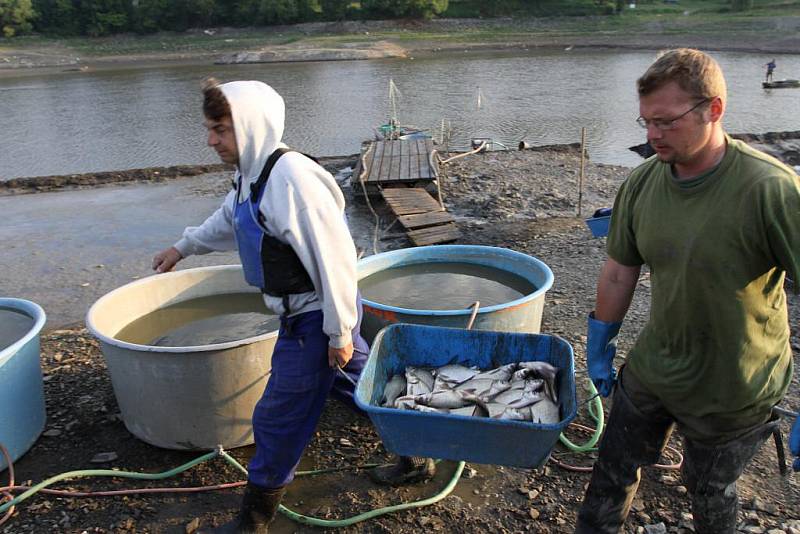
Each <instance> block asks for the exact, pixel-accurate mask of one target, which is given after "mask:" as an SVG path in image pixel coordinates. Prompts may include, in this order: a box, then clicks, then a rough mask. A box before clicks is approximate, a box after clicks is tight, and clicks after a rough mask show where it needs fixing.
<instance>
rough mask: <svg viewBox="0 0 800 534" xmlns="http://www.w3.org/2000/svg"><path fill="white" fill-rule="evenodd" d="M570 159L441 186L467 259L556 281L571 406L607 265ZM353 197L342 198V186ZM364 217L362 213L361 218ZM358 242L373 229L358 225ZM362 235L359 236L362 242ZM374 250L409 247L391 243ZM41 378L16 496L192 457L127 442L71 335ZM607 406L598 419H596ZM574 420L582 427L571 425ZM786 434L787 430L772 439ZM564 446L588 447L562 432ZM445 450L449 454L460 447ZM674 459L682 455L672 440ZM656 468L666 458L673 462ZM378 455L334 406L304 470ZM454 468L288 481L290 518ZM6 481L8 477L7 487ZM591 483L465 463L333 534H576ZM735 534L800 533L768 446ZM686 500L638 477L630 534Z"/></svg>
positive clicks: (103, 384)
mask: <svg viewBox="0 0 800 534" xmlns="http://www.w3.org/2000/svg"><path fill="white" fill-rule="evenodd" d="M579 160H580V158H579V154H578V151H576V150H546V151H532V150H531V151H521V152H503V153H500V152H495V153H488V154H483V155H479V156H474V157H470V158H464V159H461V160H458V161H456V162H453V163H452V164H450V166H448V168H447V169H446V173H445V175H444V176H443V179H442V184H443V193H444V198H445V202H446V204H447V207H448V209H449V210H450V211H451V212H452V213H454V214H455V215H456V216H457V218H458V224H459V227H460V228H461V230H462V232H463V235H464V237H463V238H462V239H461V241H459V242H460V243H463V244H486V245H496V246H502V247H507V248H511V249H514V250H518V251H522V252H525V253H528V254H531V255H533V256H536V257H538V258H540V259H542V260H543V261H544V262H545V263H547V264H548V265H549V266H550V268H551V269H552V270H553V272H554V275H555V284H554V286H553V288H552V289H551V290H550V291H549V292H548V296H547V302H546V305H545V312H544V318H543V324H542V331H543V332H546V333H551V334H557V335H559V336H562V337H563V338H565V339H566V340H567V341H569V342H570V343H571V344H572V345H573V347H574V348H575V354H576V368H577V384H578V397H579V400H581V399H585V398H586V396H587V394H586V391H585V390H584V382H585V380H584V377H585V374H584V373H585V370H584V369H585V366H584V350H585V341H586V337H585V316H586V314H587V313H588V312H589V311H590V309H591V308H592V305H593V301H594V291H595V283H596V278H597V274H598V272H599V268H600V265H601V263H602V261H603V260H604V257H605V253H604V245H605V242H604V240H603V239H594V238H592V237H591V235H590V233H589V232H588V230H587V229H586V227H585V226H584V224H583V222H582V219H581V218H577V217H576V212H577V196H578V195H577V191H578V175H579ZM627 172H628V170H627V169H624V168H620V167H611V166H602V165H595V164H592V163H591V162H588V163H587V166H586V173H585V184H586V187H585V193H584V205H583V214H584V216H587V215H590V214H591V213H592V212H593V211H594V209H596V208H598V207H603V206H608V205H610V203H611V201H612V199H613V196H614V194H615V192H616V190H617V188H618V186H619V184H620V183H621V181H622V180H623V179H624V177H625V176H626V174H627ZM345 191H346V193H347V194H348V195H349V196H350V197H351V198H350V200H351V201H352V202H355V203H359V202H360V201H358V200H356V199H353V198H352V191H351V190H350V189H349V187H347V186H346V187H345ZM361 211H362V212H363V213H364V214H365V217H366V216H367V215H366V213H367V211H366V209H365V208H363V206H362V210H361ZM361 227H362V228H363V227H368V226H366V225H364V224H362V225H361ZM370 240H371V237H369V236H357V241H359V242H369V241H370ZM381 246H382V247H383V248H384V249H386V248H394V247H398V246H404V242H403V241H402V240H389V241H381ZM649 291H650V289H649V279H648V274H647V273H646V272H645V273H644V274H643V275H642V277H641V280H640V282H639V286H638V287H637V291H636V296H635V298H634V302H633V304H632V306H631V309H630V312H629V313H628V316H627V319H626V322H625V326H624V328H623V331H622V334H621V337H620V349H621V350H620V354H621V356H624V354H625V352H626V350H627V349H628V348H629V347H630V345H631V343H632V341H633V340H634V338H635V335H636V333H637V332H638V331H639V330H640V329H641V328H642V326H643V325H644V322H645V320H646V318H647V316H648V307H649ZM789 303H790V324H791V325H792V328H793V332H792V333H793V337H792V343H793V348H794V351H795V352H794V354H795V358H796V359H797V358H798V357H800V337H798V336H800V331H798V328H797V325H798V324H800V299H799V298H798V297H797V296H794V295H790V296H789ZM42 365H43V369H44V374H45V392H46V398H47V407H48V423H47V427H46V431H45V434H44V435H43V436H42V437H41V438H40V439H39V441H38V442H37V443H36V445H35V446H34V447H33V448H32V449H31V450H30V452H28V454H26V455H25V456H24V457H23V458H22V459H20V461H19V462H17V464H16V465H15V468H16V481H17V483H18V484H27V483H29V482H28V481H34V482H38V481H41V480H43V479H45V478H47V477H49V476H53V475H55V474H57V473H61V472H64V471H69V470H74V469H87V468H112V467H113V468H119V469H124V470H133V471H146V472H159V471H164V470H167V469H171V468H173V467H175V466H177V465H180V464H182V463H185V462H187V461H189V460H190V459H192V458H194V457H196V456H197V454H193V453H183V452H175V451H166V450H161V449H157V448H155V447H152V446H150V445H147V444H145V443H143V442H141V441H139V440H138V439H136V438H134V437H133V436H132V435H131V434H130V433H128V431H127V430H126V429H125V426H124V424H123V423H122V421H121V419H120V416H119V413H118V408H117V405H116V401H115V398H114V394H113V390H112V388H111V383H110V379H109V377H108V374H107V372H106V367H105V363H104V361H103V358H102V356H101V354H100V351H99V348H98V345H97V343H96V342H95V341H94V340H93V339H92V338H91V336H90V335H89V334H88V333H87V331H86V330H85V329H84V328H82V327H76V328H71V329H66V330H56V331H50V332H48V333H46V334H44V335H43V338H42ZM783 405H784V406H785V407H787V408H790V409H794V410H797V409H798V408H799V407H800V385H798V382H797V380H796V379H795V381H794V382H793V383H792V386H791V389H790V392H789V394H788V396H787V398H786V400H785V401H784V403H783ZM608 407H609V406H608V405H607V406H606V408H608ZM578 419H579V421H583V422H584V423H586V421H587V419H588V416H587V414H586V413H585V411H584V410H580V412H579V418H578ZM783 430H784V432H785V433H788V430H789V425H788V424H785V423H784V424H783ZM568 434H569V435H570V437H571V438H572V439H573V441H583V440H584V439H585V438H586V435H585V434H582V433H580V431H579V430H577V429H570V430H569V432H568ZM454 439H457V437H455V438H454ZM671 445H672V446H673V447H674V448H675V449H677V450H680V448H681V446H680V439H679V438H678V437H675V438H673V441H672V443H671ZM252 452H253V451H252V448H251V447H247V448H243V449H238V450H235V451H232V454H233V456H234V457H236V458H237V459H238V460H240V461H246V459H247V458H248V457H249V456H250V455H251V454H252ZM98 453H113V455H111V457H112V458H113V459H112V460H110V461H107V462H101V463H93V462H92V460H93V459H97V458H96V455H97V454H98ZM668 456H669V457H668V458H665V459H664V462H665V463H672V462H674V461H675V460H676V459H677V457H676V456H675V454H674V453H670V454H669V455H668ZM553 457H554V459H556V460H558V461H559V462H566V463H571V464H577V465H584V466H586V465H589V464H590V463H591V460H592V455H591V454H589V455H572V454H568V453H567V452H566V451H565V450H564V449H563V448H562V447H561V446H560V445H559V446H557V447H556V449H555V450H554V454H553ZM388 458H389V456H388V455H387V454H386V452H385V451H384V449H383V447H382V445H381V444H380V440H379V438H378V436H377V434H376V433H375V431H374V430H373V428H372V426H371V424H370V422H369V420H367V419H365V418H363V417H361V416H357V415H354V414H352V413H351V412H349V411H348V410H347V409H346V408H345V407H344V406H343V405H341V404H339V403H338V402H336V401H331V402H329V403H328V406H327V408H326V412H325V414H324V416H323V420H322V423H321V424H320V426H319V428H318V431H317V433H316V436H315V438H314V441H313V442H312V444H311V446H310V447H309V449H308V450H307V451H306V454H305V456H304V458H303V460H302V463H301V469H321V468H330V467H342V466H357V465H362V464H364V463H381V462H385V461H387V460H388ZM454 469H455V465H454V464H453V463H452V462H442V463H440V464H439V467H438V474H437V476H436V477H435V479H434V480H432V481H430V482H428V483H425V484H419V485H414V486H409V487H405V488H398V489H384V488H380V487H378V486H375V485H373V484H372V483H371V482H370V481H369V479H368V478H367V477H366V475H365V473H364V472H363V470H361V469H359V470H354V471H346V472H337V473H329V474H323V475H319V476H314V477H299V478H298V479H297V480H296V481H295V483H294V484H292V486H291V487H290V489H289V492H288V495H287V498H286V500H285V504H286V505H287V506H288V507H290V508H292V509H294V510H297V511H299V512H301V513H306V514H311V515H316V516H319V517H324V518H341V517H347V516H350V515H354V514H356V513H360V512H363V511H366V510H368V509H372V508H376V507H381V506H387V505H389V504H395V503H398V502H403V501H408V500H413V499H419V498H423V497H429V496H431V495H434V494H436V493H437V492H439V491H440V489H441V488H442V487H444V485H445V484H446V483H447V481H448V480H449V479H450V477H451V476H452V473H453V470H454ZM7 474H8V473H7V472H6V473H3V477H4V478H3V482H0V484H5V477H6V476H7ZM240 480H241V475H240V474H239V473H238V472H236V471H235V470H234V469H233V468H231V467H230V466H228V465H227V464H225V463H224V462H222V461H221V460H218V459H217V460H213V461H211V462H209V463H206V464H202V465H200V466H198V467H196V468H194V469H192V470H189V471H187V472H185V473H183V474H181V475H179V476H177V477H174V478H172V479H169V480H167V481H164V482H162V483H161V484H155V483H142V482H136V481H127V480H123V479H110V478H103V479H99V478H98V479H90V480H88V479H87V480H72V481H69V482H66V483H60V484H58V485H57V487H58V488H59V489H73V490H80V491H90V490H91V491H99V490H112V489H121V488H132V487H137V488H138V487H155V486H158V485H163V486H200V485H208V484H221V483H227V482H236V481H240ZM588 480H589V474H588V473H585V472H575V471H571V470H566V469H564V468H562V467H559V466H558V465H556V462H553V461H551V462H549V463H548V464H546V465H545V466H544V467H542V468H540V469H536V470H527V469H516V468H502V467H496V466H485V465H473V464H468V465H467V468H466V469H465V471H464V474H463V475H462V478H461V480H460V481H459V484H458V486H457V487H456V489H455V491H454V492H453V493H452V494H451V495H450V496H449V497H447V498H446V499H444V500H443V501H441V502H440V503H438V504H435V505H433V506H429V507H425V508H421V509H416V510H410V511H405V512H399V513H395V514H390V515H387V516H383V517H381V518H378V519H372V520H369V521H367V522H365V523H360V524H357V525H355V526H352V527H348V528H344V529H342V530H343V531H344V532H353V533H355V532H375V533H384V532H385V533H389V532H392V533H395V534H397V533H416V532H421V531H441V532H572V530H573V528H574V522H575V516H576V513H577V510H578V507H579V505H580V502H581V499H582V496H583V492H584V489H585V486H586V484H587V483H588ZM739 491H740V496H741V500H742V510H741V512H740V520H741V523H740V530H741V531H742V532H753V533H758V532H762V533H766V532H772V533H777V532H787V533H797V532H800V510H799V509H798V506H797V503H798V502H799V498H800V478H798V477H797V476H796V475H794V474H789V475H788V476H786V477H781V476H780V475H779V473H778V466H777V456H776V452H775V447H774V446H773V445H772V443H768V444H767V445H766V446H764V447H763V448H762V450H761V452H760V453H759V455H758V456H757V458H756V460H755V461H754V462H753V464H752V465H751V466H750V467H749V468H748V470H747V471H746V473H745V474H744V476H743V478H742V480H741V483H740V490H739ZM240 492H241V490H240V489H228V490H225V491H216V492H207V493H196V494H161V495H152V494H151V495H133V496H126V497H104V498H75V499H67V498H62V497H58V496H53V495H44V494H39V495H36V496H34V497H32V498H31V499H29V500H27V501H25V502H24V503H23V504H22V505H20V506H19V507H18V508H17V510H16V511H15V513H14V515H13V517H12V518H11V519H10V521H9V522H7V523H6V524H4V525H2V526H0V533H3V534H12V533H14V534H16V533H22V532H36V533H39V532H42V533H49V532H64V533H76V534H78V533H83V532H87V533H106V532H114V533H122V532H141V533H182V532H192V531H193V529H195V528H196V527H197V526H198V525H200V526H208V525H214V524H218V523H220V522H222V521H224V520H225V519H227V518H229V517H231V516H232V515H233V514H234V512H235V509H236V507H237V505H238V501H239V495H240ZM689 510H690V502H689V498H688V497H687V495H686V488H685V487H684V486H683V485H682V482H681V479H680V475H679V474H678V472H677V471H674V470H668V469H658V468H647V469H644V470H643V480H642V484H641V486H640V490H639V493H638V496H637V498H636V500H635V501H634V505H633V512H632V513H631V516H630V518H629V520H628V522H627V523H626V530H627V531H628V532H648V533H653V532H690V531H691V528H690V524H691V519H690V515H689V514H688V511H689ZM271 531H272V532H276V533H289V532H316V531H317V529H315V528H312V527H307V526H304V525H299V524H297V523H293V522H292V521H290V520H289V519H287V518H286V517H283V516H281V517H279V518H278V519H277V521H276V523H275V524H274V527H273V528H272V529H271Z"/></svg>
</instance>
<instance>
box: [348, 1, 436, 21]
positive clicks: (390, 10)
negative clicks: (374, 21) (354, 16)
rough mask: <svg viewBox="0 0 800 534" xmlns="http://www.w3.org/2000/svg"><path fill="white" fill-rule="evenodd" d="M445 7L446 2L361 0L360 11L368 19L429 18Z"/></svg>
mask: <svg viewBox="0 0 800 534" xmlns="http://www.w3.org/2000/svg"><path fill="white" fill-rule="evenodd" d="M447 5H448V0H362V2H361V9H362V10H363V11H364V14H365V15H367V16H368V17H370V18H372V17H376V18H403V17H407V18H431V17H432V16H433V15H438V14H440V13H443V12H444V11H445V10H447Z"/></svg>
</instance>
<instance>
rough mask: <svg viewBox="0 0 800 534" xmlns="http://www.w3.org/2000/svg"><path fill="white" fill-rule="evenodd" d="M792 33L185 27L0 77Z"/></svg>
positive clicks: (41, 48)
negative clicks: (186, 29)
mask: <svg viewBox="0 0 800 534" xmlns="http://www.w3.org/2000/svg"><path fill="white" fill-rule="evenodd" d="M686 15H691V13H686ZM798 30H800V17H798V16H786V17H770V16H759V17H748V18H731V19H724V18H723V19H711V20H709V19H708V17H706V16H698V17H693V16H683V17H671V18H660V19H655V20H652V21H641V22H636V23H627V24H621V25H619V24H618V23H617V21H616V19H614V17H547V18H492V19H434V20H429V21H422V20H410V21H397V20H391V21H386V20H384V21H381V20H373V21H341V22H319V23H306V24H297V25H292V26H271V27H267V28H263V29H252V28H246V29H236V28H215V29H213V30H191V31H189V32H187V33H185V34H164V35H161V34H156V35H152V36H144V37H139V36H131V35H121V36H112V37H103V38H95V39H92V40H91V41H87V42H90V43H92V48H93V49H95V50H99V51H100V52H86V51H84V52H80V51H78V49H76V48H73V47H71V46H70V45H69V44H68V42H66V41H60V40H37V41H34V43H33V44H28V43H27V42H26V41H25V40H8V41H7V42H5V43H4V45H3V46H2V47H0V77H2V76H21V75H23V76H24V75H26V74H27V73H31V72H39V73H41V72H48V71H50V72H60V71H78V72H88V71H92V70H103V69H122V68H141V67H145V66H154V65H158V64H187V65H188V64H209V65H210V64H213V63H221V64H231V63H264V62H287V61H340V60H363V59H375V58H388V57H396V58H413V57H424V56H429V55H435V54H439V53H442V52H448V51H470V50H521V49H535V48H546V47H558V48H564V47H578V48H581V47H585V48H625V49H640V50H659V49H665V48H674V47H679V46H690V47H695V48H700V49H703V50H718V51H737V52H757V53H764V54H797V53H800V37H798V35H800V32H798ZM258 32H261V33H262V34H263V38H262V39H258V38H254V37H253V33H258ZM243 35H247V37H246V39H245V41H246V42H247V43H248V44H247V45H244V46H241V45H240V46H239V47H236V45H235V42H236V40H237V39H238V38H239V37H240V36H243ZM181 36H185V38H186V43H184V44H181V40H180V38H181ZM276 36H280V38H279V39H276ZM162 37H167V38H166V39H164V40H166V41H169V42H170V43H172V46H168V45H166V44H164V42H162ZM198 38H199V39H200V41H198V40H197V39H198ZM176 39H177V40H176ZM203 39H205V40H206V41H207V42H203ZM125 43H131V45H130V46H126V45H125ZM148 43H149V45H148ZM104 50H111V51H110V52H107V51H104ZM142 50H144V51H142Z"/></svg>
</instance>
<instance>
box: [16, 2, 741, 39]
mask: <svg viewBox="0 0 800 534" xmlns="http://www.w3.org/2000/svg"><path fill="white" fill-rule="evenodd" d="M653 1H655V0H639V2H640V3H651V2H653ZM659 1H660V0H659ZM630 2H635V0H569V1H565V0H452V3H451V2H449V1H448V0H360V1H357V0H0V31H2V36H5V37H12V36H14V35H19V34H25V33H29V32H32V31H36V32H39V33H44V34H51V35H60V36H76V35H85V36H92V37H96V36H102V35H112V34H116V33H124V32H134V33H142V34H144V33H152V32H157V31H161V30H168V31H185V30H188V29H190V28H202V27H206V28H207V27H215V26H239V27H241V26H264V25H274V24H294V23H299V22H312V21H332V20H344V19H351V20H357V19H393V18H412V19H413V18H430V17H433V16H436V15H441V14H443V13H445V11H447V10H448V6H451V4H452V7H453V8H457V9H454V10H453V11H454V12H455V11H457V12H458V13H460V14H461V16H463V15H464V14H466V15H467V16H497V15H513V14H515V13H528V14H537V15H539V14H550V15H583V14H603V13H605V14H610V13H614V12H617V13H618V12H621V11H622V10H623V8H624V6H625V5H627V4H628V3H630ZM729 5H730V6H731V8H732V9H734V10H745V9H749V8H751V7H752V6H753V0H730V4H729ZM454 14H455V13H454ZM456 16H459V15H456Z"/></svg>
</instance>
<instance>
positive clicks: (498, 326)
mask: <svg viewBox="0 0 800 534" xmlns="http://www.w3.org/2000/svg"><path fill="white" fill-rule="evenodd" d="M437 262H441V263H449V262H454V263H469V264H475V265H481V266H484V267H491V268H494V269H498V270H501V271H507V272H510V273H513V274H515V275H517V276H519V277H521V278H524V279H525V280H527V281H528V282H530V283H531V284H532V285H533V286H535V287H536V288H537V289H536V290H535V291H533V292H532V293H530V294H529V295H525V296H523V297H520V298H518V299H517V300H513V301H511V302H506V303H504V304H498V305H495V306H481V308H480V309H479V310H478V315H477V317H476V318H475V324H474V326H473V328H474V329H475V330H490V331H503V332H527V333H531V334H535V333H538V332H539V328H540V327H541V324H542V312H543V310H544V300H545V294H546V293H547V291H548V290H549V289H550V287H551V286H552V285H553V272H552V271H551V270H550V268H549V267H548V266H547V265H546V264H545V263H544V262H542V261H541V260H538V259H536V258H534V257H533V256H528V255H527V254H523V253H521V252H517V251H515V250H510V249H506V248H500V247H487V246H481V245H432V246H428V247H413V248H404V249H400V250H392V251H390V252H384V253H381V254H376V255H374V256H369V257H366V258H364V259H362V260H361V261H359V262H358V278H359V280H361V279H363V278H367V277H368V276H370V275H372V274H375V273H377V272H379V271H383V270H386V269H392V268H395V267H402V266H405V265H415V264H421V263H437ZM470 304H472V303H471V302H467V303H465V304H464V307H463V308H462V309H458V310H419V309H410V308H400V307H397V306H392V305H390V304H382V303H379V302H374V301H371V300H369V299H366V298H365V299H363V305H364V319H363V321H362V323H361V334H362V335H363V336H364V338H365V339H366V340H367V341H368V342H369V343H372V341H373V339H374V338H375V335H376V334H377V333H378V331H380V329H381V328H383V327H385V326H388V325H390V324H394V323H410V324H421V325H432V326H445V327H450V328H464V327H465V326H466V325H467V323H468V322H469V317H470V315H471V313H472V310H470V309H468V307H469V305H470Z"/></svg>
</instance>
